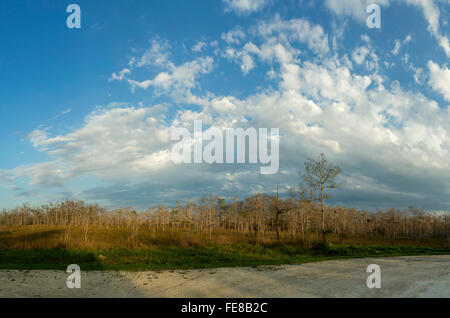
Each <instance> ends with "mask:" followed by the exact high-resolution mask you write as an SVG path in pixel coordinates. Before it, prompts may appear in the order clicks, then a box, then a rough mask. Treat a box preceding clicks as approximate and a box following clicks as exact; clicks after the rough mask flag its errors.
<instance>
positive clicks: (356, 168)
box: [0, 0, 450, 211]
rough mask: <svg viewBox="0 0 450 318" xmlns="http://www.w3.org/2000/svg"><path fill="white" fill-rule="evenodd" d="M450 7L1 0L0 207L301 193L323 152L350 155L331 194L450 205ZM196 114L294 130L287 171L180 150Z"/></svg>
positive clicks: (348, 200) (378, 202)
mask: <svg viewBox="0 0 450 318" xmlns="http://www.w3.org/2000/svg"><path fill="white" fill-rule="evenodd" d="M70 3H77V4H78V5H79V6H80V7H81V15H82V20H81V29H79V30H77V29H68V28H67V27H66V18H67V16H68V15H69V14H68V13H66V7H67V5H68V4H70ZM370 3H378V4H379V5H380V7H381V25H382V28H381V29H370V28H368V27H367V25H366V19H367V17H368V16H369V14H368V13H366V8H367V5H368V4H370ZM449 13H450V0H324V1H312V0H311V1H309V0H286V1H274V0H214V1H213V0H191V1H186V0H179V1H174V0H171V1H138V0H134V1H130V0H126V1H125V0H116V1H106V0H99V1H82V0H77V1H75V0H73V1H50V0H47V1H41V0H33V1H31V0H27V1H17V0H14V1H13V0H3V1H1V3H0V41H1V50H0V84H1V85H0V97H1V99H0V133H1V136H2V138H1V139H0V146H1V150H2V151H1V154H0V203H1V204H0V207H6V208H8V207H14V206H16V205H18V204H22V203H30V204H40V203H44V202H46V201H48V200H62V199H65V198H69V199H81V200H85V201H89V202H98V203H100V204H103V205H107V206H109V207H117V206H134V207H136V208H139V209H143V208H146V207H150V206H153V205H156V204H158V203H167V204H171V203H175V202H176V201H178V200H186V199H188V198H198V197H200V196H204V195H207V194H209V193H214V194H217V195H221V196H223V197H226V198H231V197H233V196H236V195H238V196H239V197H240V198H243V197H245V196H246V195H249V194H252V193H255V192H260V193H261V192H267V193H270V192H272V191H273V190H274V188H275V187H276V184H277V183H278V182H281V187H282V190H283V191H287V190H288V189H289V188H290V187H296V186H297V185H298V184H299V182H300V178H299V176H298V171H299V170H300V169H302V167H303V163H304V161H305V160H306V158H308V157H317V156H318V155H319V154H320V153H321V152H323V153H325V154H326V155H327V157H328V158H329V159H330V160H332V161H333V162H335V163H337V164H339V165H340V166H341V167H342V169H343V173H342V175H341V176H340V177H339V180H338V181H339V183H340V185H341V186H340V188H339V189H338V190H336V191H334V192H333V199H332V200H331V201H330V202H332V203H333V204H342V205H345V206H348V207H357V208H366V209H371V210H375V209H377V208H381V209H385V208H389V207H395V208H406V207H408V206H410V205H415V206H417V207H420V208H423V209H426V210H429V211H436V210H446V211H448V210H450V108H449V105H450V69H449V67H450V66H449V64H448V61H449V58H450V42H449V39H450V32H449V31H450V26H449V24H448V23H449V21H448V17H449ZM196 119H199V120H202V121H203V123H204V125H205V126H206V127H209V128H211V127H216V128H219V129H223V128H225V127H235V128H236V127H242V128H248V127H255V128H269V129H270V128H279V129H280V136H279V141H280V170H279V172H278V173H277V174H273V175H261V174H260V170H259V166H258V165H249V164H210V165H208V164H178V165H177V164H174V163H173V162H172V161H171V157H170V152H171V148H172V146H173V144H174V142H173V141H171V139H170V132H171V129H172V128H173V127H187V128H189V129H192V126H193V122H194V120H196ZM205 129H206V128H205Z"/></svg>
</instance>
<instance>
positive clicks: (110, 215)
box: [0, 154, 450, 241]
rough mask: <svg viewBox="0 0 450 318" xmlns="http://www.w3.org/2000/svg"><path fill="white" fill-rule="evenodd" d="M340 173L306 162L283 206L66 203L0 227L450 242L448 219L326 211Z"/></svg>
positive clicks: (3, 218)
mask: <svg viewBox="0 0 450 318" xmlns="http://www.w3.org/2000/svg"><path fill="white" fill-rule="evenodd" d="M340 172H341V170H340V168H339V167H338V166H336V165H334V164H333V163H330V162H328V161H327V160H326V158H325V156H324V155H323V154H322V155H321V156H319V158H318V159H317V160H313V159H308V161H307V162H306V163H305V169H304V172H302V173H300V175H301V177H302V179H303V180H304V184H303V186H301V188H300V189H299V190H298V191H292V192H291V193H290V194H289V196H287V197H284V198H281V197H280V194H279V185H278V186H277V187H276V189H274V193H273V194H255V195H252V196H250V197H247V198H245V199H243V200H239V199H238V198H237V197H235V198H233V199H231V200H225V199H224V198H221V197H218V196H214V195H210V196H209V197H207V198H202V199H199V200H197V201H194V200H189V201H188V202H185V203H181V202H178V203H177V204H176V205H175V206H171V207H166V206H163V205H160V206H157V207H153V208H149V209H147V210H146V211H143V212H139V213H138V212H137V211H135V210H134V209H132V208H120V209H115V210H112V211H108V210H107V209H106V208H104V207H101V206H99V205H97V204H86V203H84V202H83V201H71V200H66V201H63V202H57V203H48V204H44V205H41V206H38V207H30V206H28V205H22V206H20V207H17V208H14V209H9V210H6V209H3V211H2V212H1V213H0V226H2V227H7V226H42V225H45V226H63V227H65V229H66V230H65V231H66V233H67V235H70V230H71V228H74V227H76V228H82V230H83V233H84V238H85V240H86V241H88V238H89V230H90V229H91V228H93V227H95V228H105V229H108V228H110V229H112V228H114V229H126V230H128V231H130V233H131V235H132V236H134V235H137V233H138V232H139V231H140V230H145V231H149V232H150V233H153V235H157V234H158V233H161V232H162V233H165V232H166V233H168V234H169V235H174V234H175V233H177V235H182V234H183V233H186V232H191V233H192V232H193V233H197V234H199V235H201V236H204V237H205V238H209V239H211V238H212V236H213V235H214V234H215V233H226V232H233V233H242V234H244V235H246V236H249V237H253V238H255V239H264V238H267V237H275V238H276V240H279V241H281V240H284V239H287V238H298V239H305V237H306V236H307V235H309V234H315V235H317V237H321V238H322V239H323V240H326V236H327V234H334V235H337V236H342V237H360V236H369V237H383V238H387V239H391V240H394V239H402V238H407V239H417V238H421V239H423V238H444V239H448V238H449V236H450V215H441V216H439V215H434V214H429V213H425V212H424V211H423V210H421V209H418V208H414V207H410V208H408V209H406V210H396V209H390V210H387V211H381V210H380V211H377V212H370V211H364V210H357V209H354V208H345V207H343V206H331V205H326V202H325V200H326V199H327V198H329V194H328V192H327V190H328V189H331V188H335V187H337V186H338V185H337V183H336V182H335V178H336V176H337V175H338V174H339V173H340Z"/></svg>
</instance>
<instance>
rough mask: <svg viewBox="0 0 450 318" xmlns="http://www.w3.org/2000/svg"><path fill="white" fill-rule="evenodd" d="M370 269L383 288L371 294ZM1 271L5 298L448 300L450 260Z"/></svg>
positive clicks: (0, 290)
mask: <svg viewBox="0 0 450 318" xmlns="http://www.w3.org/2000/svg"><path fill="white" fill-rule="evenodd" d="M369 264H378V265H379V266H380V267H381V288H380V289H369V288H367V286H366V279H367V277H368V276H369V275H370V274H369V273H366V268H367V266H368V265H369ZM68 275H69V274H67V273H66V272H64V271H53V270H39V271H17V270H1V271H0V297H448V298H450V256H412V257H411V256H410V257H391V258H365V259H352V260H335V261H324V262H316V263H308V264H301V265H282V266H261V267H257V268H243V267H242V268H219V269H209V270H187V271H182V270H176V271H161V272H155V271H145V272H124V271H120V272H113V271H104V272H99V271H85V272H83V271H82V272H81V288H80V289H69V288H67V286H66V280H67V277H68Z"/></svg>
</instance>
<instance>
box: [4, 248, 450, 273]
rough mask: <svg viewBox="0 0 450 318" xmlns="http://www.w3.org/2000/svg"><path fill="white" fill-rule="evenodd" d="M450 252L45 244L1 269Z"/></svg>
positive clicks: (12, 254) (13, 255)
mask: <svg viewBox="0 0 450 318" xmlns="http://www.w3.org/2000/svg"><path fill="white" fill-rule="evenodd" d="M437 254H450V248H430V247H420V246H354V245H348V246H335V245H318V246H316V247H313V248H311V249H306V248H304V247H301V246H298V245H286V244H275V245H260V244H238V245H228V246H213V247H199V246H193V247H185V248H182V247H174V246H168V247H158V248H153V249H142V250H139V249H135V250H127V249H110V250H102V251H95V250H89V249H43V250H8V251H0V269H22V270H30V269H58V270H65V269H66V268H67V265H69V264H78V265H80V267H81V268H82V269H83V270H175V269H179V270H182V269H194V268H217V267H232V266H261V265H280V264H299V263H306V262H313V261H320V260H329V259H341V258H358V257H385V256H400V255H437Z"/></svg>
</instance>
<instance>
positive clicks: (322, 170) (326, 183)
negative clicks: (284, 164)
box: [300, 153, 342, 243]
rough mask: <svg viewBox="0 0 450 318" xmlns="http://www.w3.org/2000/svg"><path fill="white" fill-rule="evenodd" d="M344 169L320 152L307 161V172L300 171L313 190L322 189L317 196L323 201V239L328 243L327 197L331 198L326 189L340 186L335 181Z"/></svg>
mask: <svg viewBox="0 0 450 318" xmlns="http://www.w3.org/2000/svg"><path fill="white" fill-rule="evenodd" d="M341 172H342V170H341V168H339V167H338V166H337V165H335V164H334V163H332V162H328V161H327V159H326V158H325V155H324V154H323V153H321V154H320V156H319V158H318V159H317V160H314V159H311V158H308V160H307V161H306V162H305V173H304V174H302V173H301V172H300V176H301V177H302V178H303V180H305V182H306V184H307V185H308V186H309V188H310V189H311V192H314V193H315V192H317V191H320V197H316V198H317V199H318V200H320V203H321V212H322V240H323V242H324V243H326V231H325V199H328V198H330V196H329V195H328V194H326V190H328V189H333V188H336V187H337V186H338V184H337V183H336V182H335V181H334V179H335V178H336V176H337V175H338V174H339V173H341Z"/></svg>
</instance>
